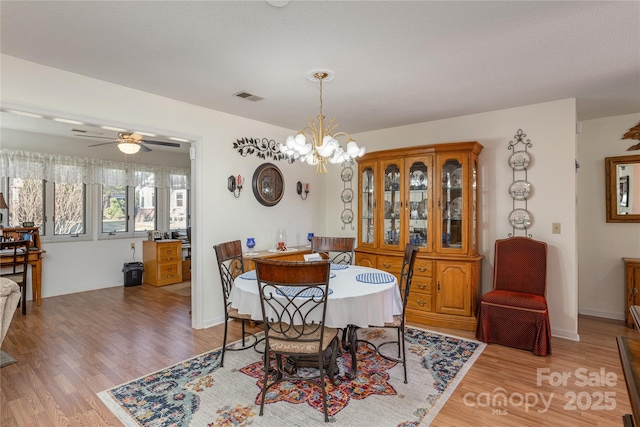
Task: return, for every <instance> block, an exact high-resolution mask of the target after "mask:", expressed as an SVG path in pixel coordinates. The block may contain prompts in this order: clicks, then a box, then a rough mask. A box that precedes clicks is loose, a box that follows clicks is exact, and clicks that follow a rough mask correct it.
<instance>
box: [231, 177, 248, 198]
mask: <svg viewBox="0 0 640 427" xmlns="http://www.w3.org/2000/svg"><path fill="white" fill-rule="evenodd" d="M243 182H244V180H243V179H242V176H240V175H238V177H237V178H236V177H235V176H233V175H231V176H230V177H229V178H228V179H227V189H228V190H229V191H231V192H232V193H233V196H234V197H235V198H236V199H237V198H238V197H240V190H242V183H243Z"/></svg>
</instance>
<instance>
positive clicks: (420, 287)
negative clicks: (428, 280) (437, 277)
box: [416, 283, 427, 291]
mask: <svg viewBox="0 0 640 427" xmlns="http://www.w3.org/2000/svg"><path fill="white" fill-rule="evenodd" d="M416 286H418V289H420V290H421V291H422V290H425V289H427V285H426V284H424V285H421V284H420V283H418V284H417V285H416Z"/></svg>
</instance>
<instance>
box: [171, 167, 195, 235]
mask: <svg viewBox="0 0 640 427" xmlns="http://www.w3.org/2000/svg"><path fill="white" fill-rule="evenodd" d="M188 178H189V177H188V176H187V175H182V174H171V190H170V194H169V229H170V230H186V229H187V227H188V226H189V224H190V221H189V217H190V212H189V203H188V200H189V190H188V189H187V188H188V186H187V185H186V184H187V181H188Z"/></svg>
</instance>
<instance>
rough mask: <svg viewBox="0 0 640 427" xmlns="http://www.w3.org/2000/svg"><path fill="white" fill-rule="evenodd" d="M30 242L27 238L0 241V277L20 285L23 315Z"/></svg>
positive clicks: (25, 307)
mask: <svg viewBox="0 0 640 427" xmlns="http://www.w3.org/2000/svg"><path fill="white" fill-rule="evenodd" d="M30 244H31V242H30V241H29V240H16V241H13V242H7V241H3V242H0V252H1V253H2V264H1V266H0V267H1V268H0V277H4V278H6V279H9V280H13V281H14V282H16V283H17V284H18V286H20V292H21V294H22V297H21V299H20V305H21V306H22V314H23V315H25V314H27V265H28V261H29V246H30Z"/></svg>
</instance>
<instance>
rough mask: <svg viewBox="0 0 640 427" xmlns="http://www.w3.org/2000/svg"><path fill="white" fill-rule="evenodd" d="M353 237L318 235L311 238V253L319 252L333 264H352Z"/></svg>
mask: <svg viewBox="0 0 640 427" xmlns="http://www.w3.org/2000/svg"><path fill="white" fill-rule="evenodd" d="M355 244H356V239H355V237H319V236H314V237H313V238H312V239H311V253H319V254H320V255H322V257H323V258H324V259H328V260H330V261H331V262H332V263H334V264H348V265H351V264H353V260H354V256H353V252H354V249H355Z"/></svg>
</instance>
